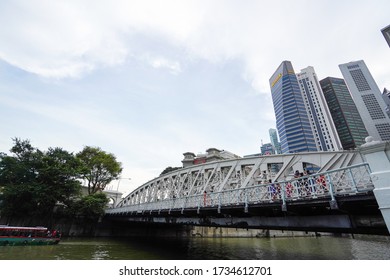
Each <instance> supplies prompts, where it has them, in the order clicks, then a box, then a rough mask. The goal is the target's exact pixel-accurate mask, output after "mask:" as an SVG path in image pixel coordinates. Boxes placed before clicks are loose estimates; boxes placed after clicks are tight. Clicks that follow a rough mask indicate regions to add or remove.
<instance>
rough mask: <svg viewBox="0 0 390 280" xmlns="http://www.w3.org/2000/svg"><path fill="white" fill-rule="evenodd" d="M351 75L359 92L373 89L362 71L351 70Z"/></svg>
mask: <svg viewBox="0 0 390 280" xmlns="http://www.w3.org/2000/svg"><path fill="white" fill-rule="evenodd" d="M350 73H351V76H352V79H353V81H354V82H355V84H356V87H357V88H358V90H359V91H366V90H370V89H371V88H370V85H369V84H368V82H367V80H366V77H364V75H363V72H362V70H361V69H356V70H351V71H350Z"/></svg>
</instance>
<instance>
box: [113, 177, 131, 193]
mask: <svg viewBox="0 0 390 280" xmlns="http://www.w3.org/2000/svg"><path fill="white" fill-rule="evenodd" d="M122 179H129V180H131V178H118V186H117V187H116V192H119V184H120V182H121V180H122Z"/></svg>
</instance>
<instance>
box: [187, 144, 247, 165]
mask: <svg viewBox="0 0 390 280" xmlns="http://www.w3.org/2000/svg"><path fill="white" fill-rule="evenodd" d="M183 156H184V159H183V160H182V161H181V162H182V163H183V168H185V167H188V166H193V165H197V164H203V163H206V162H211V161H220V160H227V159H238V158H241V157H240V156H238V155H236V154H233V153H231V152H229V151H226V150H219V149H216V148H209V149H207V150H206V153H204V154H197V155H195V154H194V153H192V152H186V153H184V154H183Z"/></svg>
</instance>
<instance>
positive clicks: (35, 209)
mask: <svg viewBox="0 0 390 280" xmlns="http://www.w3.org/2000/svg"><path fill="white" fill-rule="evenodd" d="M13 140H14V146H13V147H12V148H11V150H10V151H11V152H12V154H13V155H11V156H8V155H6V154H2V155H1V157H0V185H1V186H2V191H1V197H0V200H1V201H2V204H1V211H2V214H3V215H9V216H43V217H46V216H50V215H51V213H52V212H53V209H54V207H55V205H56V204H63V205H67V204H69V202H70V201H71V200H72V198H73V197H75V196H77V195H78V194H79V193H80V188H81V184H80V182H79V180H78V179H77V178H78V177H79V171H80V168H81V165H80V162H79V161H78V160H77V159H76V158H75V156H74V155H73V154H72V153H69V152H67V151H65V150H63V149H62V148H49V149H48V151H46V152H42V151H40V150H39V149H37V148H34V147H33V146H32V145H31V144H30V141H29V140H20V139H18V138H16V139H13Z"/></svg>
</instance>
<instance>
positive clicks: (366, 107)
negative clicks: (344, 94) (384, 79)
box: [339, 60, 390, 141]
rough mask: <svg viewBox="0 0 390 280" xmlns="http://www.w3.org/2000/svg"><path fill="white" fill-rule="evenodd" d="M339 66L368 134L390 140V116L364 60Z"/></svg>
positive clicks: (378, 138) (381, 139)
mask: <svg viewBox="0 0 390 280" xmlns="http://www.w3.org/2000/svg"><path fill="white" fill-rule="evenodd" d="M339 67H340V70H341V73H342V74H343V76H344V79H345V82H346V84H347V86H348V88H349V91H350V93H351V95H352V97H353V100H354V101H355V104H356V107H357V109H358V111H359V113H360V116H361V117H362V120H363V123H364V126H365V127H366V130H367V132H368V134H369V135H370V136H372V137H373V138H374V140H380V141H387V140H390V118H389V116H388V115H387V114H386V111H385V110H386V104H385V102H384V100H383V99H382V96H381V92H380V90H379V88H378V86H377V84H376V83H375V81H374V79H373V77H372V76H371V73H370V71H369V70H368V68H367V66H366V64H365V63H364V61H363V60H359V61H355V62H349V63H345V64H341V65H339Z"/></svg>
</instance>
